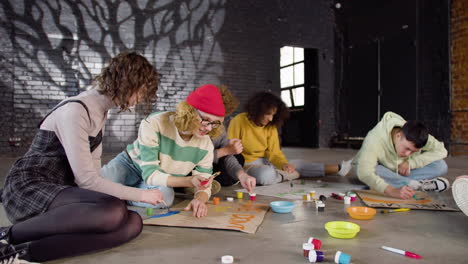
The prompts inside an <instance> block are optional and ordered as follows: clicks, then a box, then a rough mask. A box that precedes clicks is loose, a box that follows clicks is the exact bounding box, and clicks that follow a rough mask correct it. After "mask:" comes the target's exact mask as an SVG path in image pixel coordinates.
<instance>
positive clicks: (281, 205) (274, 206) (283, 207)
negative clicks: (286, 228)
mask: <svg viewBox="0 0 468 264" xmlns="http://www.w3.org/2000/svg"><path fill="white" fill-rule="evenodd" d="M270 207H271V210H273V212H275V213H280V214H286V213H290V212H291V211H292V209H293V208H294V207H295V205H294V203H293V202H289V201H273V202H271V203H270Z"/></svg>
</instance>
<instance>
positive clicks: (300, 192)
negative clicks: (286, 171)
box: [235, 180, 366, 200]
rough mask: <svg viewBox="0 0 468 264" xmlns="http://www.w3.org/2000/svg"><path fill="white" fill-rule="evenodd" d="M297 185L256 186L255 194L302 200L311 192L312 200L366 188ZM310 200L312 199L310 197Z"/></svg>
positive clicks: (306, 183) (337, 184)
mask: <svg viewBox="0 0 468 264" xmlns="http://www.w3.org/2000/svg"><path fill="white" fill-rule="evenodd" d="M296 181H297V183H298V184H294V185H293V187H292V188H291V186H290V182H282V183H277V184H272V185H267V186H257V187H256V188H255V192H256V193H257V195H266V196H273V197H277V198H284V199H290V200H303V199H304V195H309V197H310V196H311V190H313V191H315V193H313V195H314V198H316V197H317V196H320V195H324V196H327V197H328V196H331V194H332V193H346V192H348V191H350V190H362V189H364V188H366V186H365V185H356V184H349V183H336V182H318V181H306V182H305V184H299V182H300V181H298V180H296ZM235 191H236V192H245V193H247V191H246V190H245V189H237V190H235ZM310 198H311V200H312V198H313V197H310Z"/></svg>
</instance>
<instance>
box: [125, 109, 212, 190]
mask: <svg viewBox="0 0 468 264" xmlns="http://www.w3.org/2000/svg"><path fill="white" fill-rule="evenodd" d="M173 119H174V113H173V112H159V113H153V114H151V115H149V116H148V117H146V118H145V119H143V120H142V121H141V124H140V128H139V131H138V138H137V139H136V140H135V141H134V142H133V144H130V145H128V146H127V152H128V154H129V155H130V157H131V158H132V160H133V163H134V164H135V165H136V166H137V168H139V169H140V171H141V175H142V178H143V180H144V181H145V182H146V183H147V184H149V185H159V186H167V178H168V177H169V176H175V177H185V176H187V175H188V174H189V173H190V172H191V173H192V175H194V176H196V175H200V176H202V177H204V178H208V177H210V176H211V174H212V171H213V144H212V142H211V139H210V137H209V136H208V135H206V136H203V137H197V136H192V138H191V139H190V140H188V141H185V140H184V139H182V137H181V136H180V135H179V131H178V130H177V127H176V126H175V124H174V121H173ZM208 194H209V192H208Z"/></svg>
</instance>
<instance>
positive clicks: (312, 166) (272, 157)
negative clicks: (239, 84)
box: [228, 92, 351, 185]
mask: <svg viewBox="0 0 468 264" xmlns="http://www.w3.org/2000/svg"><path fill="white" fill-rule="evenodd" d="M246 110H247V112H245V113H241V114H239V115H237V116H236V117H234V118H233V119H232V120H231V122H230V124H229V128H228V136H229V138H230V139H233V138H238V139H240V140H241V141H242V145H243V147H244V149H243V152H242V155H243V156H244V158H245V165H244V168H245V169H246V172H247V173H248V174H249V175H251V176H253V177H255V178H256V179H257V184H259V185H269V184H274V183H279V182H282V181H285V180H294V179H297V178H299V177H300V176H302V177H315V176H325V175H328V174H336V173H338V174H340V175H342V176H345V175H346V174H347V173H348V172H349V170H350V169H351V164H350V163H351V162H350V161H349V162H342V163H341V165H339V164H335V165H325V164H323V163H311V162H305V161H303V160H291V161H290V162H289V161H288V160H287V159H286V157H285V156H284V154H283V152H282V151H281V148H280V143H279V136H278V128H280V127H281V126H282V125H283V122H284V121H285V120H286V119H287V118H288V117H289V111H288V108H287V107H286V105H285V104H284V102H283V101H282V100H281V98H279V97H278V96H276V95H274V94H273V93H270V92H259V93H257V94H255V95H254V96H253V97H251V98H250V99H249V101H248V102H247V106H246Z"/></svg>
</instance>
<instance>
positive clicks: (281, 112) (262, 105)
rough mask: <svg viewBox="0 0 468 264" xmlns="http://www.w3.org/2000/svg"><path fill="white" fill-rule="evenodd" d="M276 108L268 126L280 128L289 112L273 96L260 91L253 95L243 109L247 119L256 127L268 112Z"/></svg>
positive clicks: (276, 97) (283, 104)
mask: <svg viewBox="0 0 468 264" xmlns="http://www.w3.org/2000/svg"><path fill="white" fill-rule="evenodd" d="M274 108H276V114H275V115H274V117H273V120H272V121H271V122H270V123H269V124H268V125H269V126H276V127H278V128H280V127H281V126H282V125H283V123H284V121H286V119H288V118H289V110H288V108H287V107H286V104H285V103H284V102H283V101H282V100H281V98H279V97H278V96H276V95H275V94H273V93H271V92H267V91H262V92H258V93H256V94H254V95H253V96H252V97H251V98H250V99H249V101H248V102H247V105H246V107H245V110H246V111H247V116H248V117H249V119H250V120H251V121H252V122H254V123H255V124H257V125H260V121H261V119H262V118H263V116H264V115H265V114H267V113H268V111H270V110H272V109H274Z"/></svg>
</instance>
